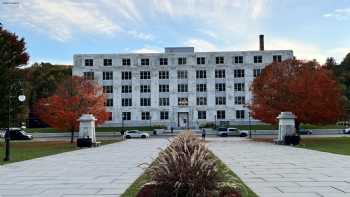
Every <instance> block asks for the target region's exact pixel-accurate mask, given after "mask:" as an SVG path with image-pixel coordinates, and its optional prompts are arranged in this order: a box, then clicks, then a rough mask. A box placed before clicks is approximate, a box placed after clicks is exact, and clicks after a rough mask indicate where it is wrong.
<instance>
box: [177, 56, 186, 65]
mask: <svg viewBox="0 0 350 197" xmlns="http://www.w3.org/2000/svg"><path fill="white" fill-rule="evenodd" d="M177 64H178V65H185V64H186V58H185V57H179V58H177Z"/></svg>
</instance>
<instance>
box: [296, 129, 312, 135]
mask: <svg viewBox="0 0 350 197" xmlns="http://www.w3.org/2000/svg"><path fill="white" fill-rule="evenodd" d="M299 134H300V135H311V134H312V131H311V130H310V129H305V128H299Z"/></svg>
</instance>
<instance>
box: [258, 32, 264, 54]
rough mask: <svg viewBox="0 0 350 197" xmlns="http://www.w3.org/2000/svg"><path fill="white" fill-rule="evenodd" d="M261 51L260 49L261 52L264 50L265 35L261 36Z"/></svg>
mask: <svg viewBox="0 0 350 197" xmlns="http://www.w3.org/2000/svg"><path fill="white" fill-rule="evenodd" d="M259 49H260V51H263V50H264V35H263V34H260V35H259Z"/></svg>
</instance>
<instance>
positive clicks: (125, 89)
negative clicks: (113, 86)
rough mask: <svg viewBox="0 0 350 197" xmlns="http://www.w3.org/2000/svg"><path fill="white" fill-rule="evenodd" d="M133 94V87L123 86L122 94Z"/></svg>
mask: <svg viewBox="0 0 350 197" xmlns="http://www.w3.org/2000/svg"><path fill="white" fill-rule="evenodd" d="M131 92H132V86H131V85H123V86H122V93H131Z"/></svg>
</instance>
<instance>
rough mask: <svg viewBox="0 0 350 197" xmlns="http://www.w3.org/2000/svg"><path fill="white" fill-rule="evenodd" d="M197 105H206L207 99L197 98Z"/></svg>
mask: <svg viewBox="0 0 350 197" xmlns="http://www.w3.org/2000/svg"><path fill="white" fill-rule="evenodd" d="M197 105H207V97H197Z"/></svg>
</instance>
